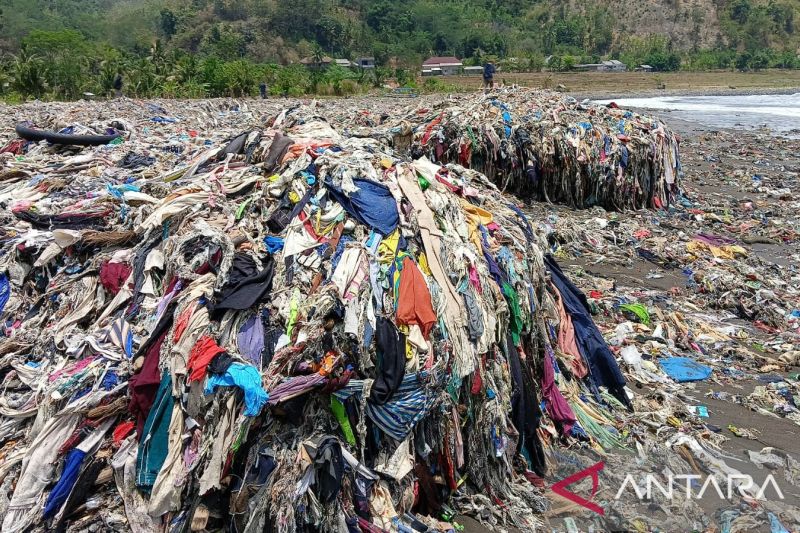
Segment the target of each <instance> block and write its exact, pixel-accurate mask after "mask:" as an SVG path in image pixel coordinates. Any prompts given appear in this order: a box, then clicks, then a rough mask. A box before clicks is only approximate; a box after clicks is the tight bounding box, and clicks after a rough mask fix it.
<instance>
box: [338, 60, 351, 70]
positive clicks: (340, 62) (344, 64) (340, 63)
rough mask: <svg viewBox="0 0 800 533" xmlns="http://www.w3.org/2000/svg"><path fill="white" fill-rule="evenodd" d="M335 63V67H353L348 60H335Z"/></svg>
mask: <svg viewBox="0 0 800 533" xmlns="http://www.w3.org/2000/svg"><path fill="white" fill-rule="evenodd" d="M335 61H336V65H337V66H340V67H344V68H349V67H352V66H353V63H351V62H350V60H349V59H336V60H335Z"/></svg>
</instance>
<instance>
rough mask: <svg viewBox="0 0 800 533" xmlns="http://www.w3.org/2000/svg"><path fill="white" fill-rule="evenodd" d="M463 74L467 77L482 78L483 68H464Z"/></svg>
mask: <svg viewBox="0 0 800 533" xmlns="http://www.w3.org/2000/svg"><path fill="white" fill-rule="evenodd" d="M464 74H466V75H467V76H483V67H480V66H478V67H464Z"/></svg>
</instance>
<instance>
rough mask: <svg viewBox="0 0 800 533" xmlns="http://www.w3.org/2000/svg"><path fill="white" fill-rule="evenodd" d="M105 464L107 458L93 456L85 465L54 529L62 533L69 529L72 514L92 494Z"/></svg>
mask: <svg viewBox="0 0 800 533" xmlns="http://www.w3.org/2000/svg"><path fill="white" fill-rule="evenodd" d="M105 466H106V462H105V460H99V459H95V458H92V459H91V460H90V462H89V464H88V465H84V467H83V469H82V470H81V473H80V474H78V479H77V480H76V481H75V485H74V486H73V487H72V491H70V493H69V496H67V501H65V502H64V510H63V514H62V515H61V518H60V519H59V521H58V522H57V523H56V524H55V525H54V526H53V530H54V531H56V532H57V533H61V532H64V531H66V530H67V526H68V525H69V518H70V516H71V515H72V513H74V512H75V511H76V510H77V509H78V508H79V507H80V506H81V505H83V503H84V502H85V501H86V498H87V496H88V495H90V494H92V492H93V491H92V486H93V485H94V482H95V481H96V480H97V476H99V475H100V472H102V471H103V468H105Z"/></svg>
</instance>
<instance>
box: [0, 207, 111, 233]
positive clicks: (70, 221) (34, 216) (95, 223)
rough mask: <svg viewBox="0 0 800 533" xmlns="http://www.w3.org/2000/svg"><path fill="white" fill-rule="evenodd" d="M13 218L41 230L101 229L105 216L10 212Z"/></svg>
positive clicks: (104, 224) (104, 222)
mask: <svg viewBox="0 0 800 533" xmlns="http://www.w3.org/2000/svg"><path fill="white" fill-rule="evenodd" d="M12 213H13V214H14V216H15V217H17V218H18V219H20V220H24V221H25V222H29V223H30V224H31V226H33V227H35V228H42V229H50V228H54V229H103V228H105V227H106V219H105V215H97V214H95V215H40V214H38V213H33V212H31V211H12Z"/></svg>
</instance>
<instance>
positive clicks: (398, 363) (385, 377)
mask: <svg viewBox="0 0 800 533" xmlns="http://www.w3.org/2000/svg"><path fill="white" fill-rule="evenodd" d="M375 342H376V343H377V348H378V377H377V378H376V379H375V382H374V383H373V384H372V390H371V391H370V394H369V401H370V402H372V403H374V404H375V405H383V404H385V403H386V402H388V401H389V400H391V399H392V396H394V393H395V392H397V389H398V388H400V384H401V383H402V381H403V376H404V375H405V373H406V336H405V335H403V334H402V333H401V332H400V331H399V330H398V329H397V328H396V327H395V325H394V324H393V323H392V321H391V320H389V319H387V318H385V317H382V316H381V317H378V318H377V320H376V323H375Z"/></svg>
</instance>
